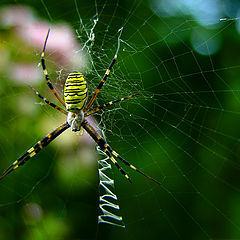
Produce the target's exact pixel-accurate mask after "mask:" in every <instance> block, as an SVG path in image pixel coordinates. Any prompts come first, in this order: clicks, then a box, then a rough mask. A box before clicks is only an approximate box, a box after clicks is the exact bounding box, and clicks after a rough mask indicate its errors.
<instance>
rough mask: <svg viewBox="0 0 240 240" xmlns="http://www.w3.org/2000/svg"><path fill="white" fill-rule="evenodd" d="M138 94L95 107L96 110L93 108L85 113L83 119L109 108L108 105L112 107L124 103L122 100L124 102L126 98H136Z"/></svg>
mask: <svg viewBox="0 0 240 240" xmlns="http://www.w3.org/2000/svg"><path fill="white" fill-rule="evenodd" d="M138 94H139V93H135V94H132V95H129V96H127V97H124V98H119V99H116V100H114V101H111V102H108V103H105V104H103V105H102V106H100V107H96V108H94V109H93V110H90V111H88V112H87V113H85V117H87V116H89V115H92V114H94V113H96V112H98V111H100V110H102V109H103V108H105V107H108V106H110V105H112V104H114V103H117V102H121V101H124V100H126V99H128V98H131V97H134V96H136V95H138Z"/></svg>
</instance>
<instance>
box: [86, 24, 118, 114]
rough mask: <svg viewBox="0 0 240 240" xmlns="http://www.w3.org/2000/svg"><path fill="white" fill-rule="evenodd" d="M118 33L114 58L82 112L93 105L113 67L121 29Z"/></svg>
mask: <svg viewBox="0 0 240 240" xmlns="http://www.w3.org/2000/svg"><path fill="white" fill-rule="evenodd" d="M119 31H120V34H119V36H118V47H117V50H116V53H115V55H114V57H113V59H112V62H111V63H110V65H109V67H108V69H107V70H106V72H105V74H104V76H103V78H102V80H101V82H100V83H99V85H98V87H97V88H96V90H95V92H94V93H93V95H92V97H91V99H90V101H89V102H88V104H87V106H86V107H85V108H84V112H85V111H87V110H88V109H89V108H90V107H91V105H92V104H93V102H94V100H95V99H96V97H97V95H98V93H99V92H100V90H101V88H102V86H103V84H104V83H105V81H106V80H107V78H108V76H109V74H110V71H111V69H112V67H113V65H114V64H115V62H116V60H117V55H118V51H119V48H120V37H121V34H122V28H121V29H120V30H119Z"/></svg>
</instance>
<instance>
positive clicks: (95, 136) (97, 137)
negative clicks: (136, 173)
mask: <svg viewBox="0 0 240 240" xmlns="http://www.w3.org/2000/svg"><path fill="white" fill-rule="evenodd" d="M82 127H83V128H84V129H85V130H86V132H87V133H88V134H89V135H90V136H91V137H92V139H93V140H94V141H95V142H96V143H97V145H98V146H99V147H100V149H101V150H102V151H103V152H105V153H106V154H107V155H108V157H109V158H110V160H111V161H112V162H113V164H114V165H115V166H116V167H117V169H118V170H119V171H120V172H121V173H122V174H123V175H124V176H125V177H126V178H127V180H128V181H129V182H130V183H132V181H131V179H130V178H129V176H128V175H127V174H126V172H125V171H124V170H123V169H122V168H121V167H120V166H119V164H118V162H117V161H116V159H115V158H114V157H113V156H111V154H110V152H109V151H108V149H107V148H105V143H106V142H105V141H104V140H103V138H102V137H101V136H100V135H98V134H97V133H96V131H95V130H94V129H93V128H92V127H91V126H90V125H89V124H88V123H87V122H86V120H84V121H83V123H82Z"/></svg>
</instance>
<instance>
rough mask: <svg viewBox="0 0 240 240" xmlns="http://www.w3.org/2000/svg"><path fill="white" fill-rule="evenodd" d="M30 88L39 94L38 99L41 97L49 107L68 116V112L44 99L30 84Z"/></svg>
mask: <svg viewBox="0 0 240 240" xmlns="http://www.w3.org/2000/svg"><path fill="white" fill-rule="evenodd" d="M28 86H29V87H30V88H31V89H32V90H33V91H34V92H35V93H36V94H37V96H38V97H40V98H41V99H42V100H43V101H44V102H45V103H47V104H48V105H50V106H51V107H53V108H55V109H57V110H58V111H60V112H62V113H64V114H65V115H67V114H68V113H67V111H66V110H64V109H62V108H60V107H59V106H57V105H56V104H54V103H52V102H50V101H49V100H47V99H46V98H45V97H43V96H42V95H41V94H40V93H39V92H38V91H37V90H36V89H35V88H33V87H32V86H31V85H29V84H28Z"/></svg>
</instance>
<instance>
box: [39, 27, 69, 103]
mask: <svg viewBox="0 0 240 240" xmlns="http://www.w3.org/2000/svg"><path fill="white" fill-rule="evenodd" d="M49 33H50V28H49V29H48V32H47V36H46V38H45V42H44V45H43V50H42V53H41V65H42V69H43V73H44V76H45V79H46V82H47V85H48V87H49V88H50V90H51V91H52V93H53V94H54V95H55V96H56V98H57V99H58V101H59V102H60V103H61V104H62V105H63V106H64V107H65V106H66V105H65V102H64V101H63V100H62V98H61V97H60V96H59V94H58V93H57V91H56V89H55V88H54V86H53V84H52V83H51V81H50V78H49V76H48V72H47V69H46V64H45V59H44V56H45V50H46V45H47V40H48V36H49Z"/></svg>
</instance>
